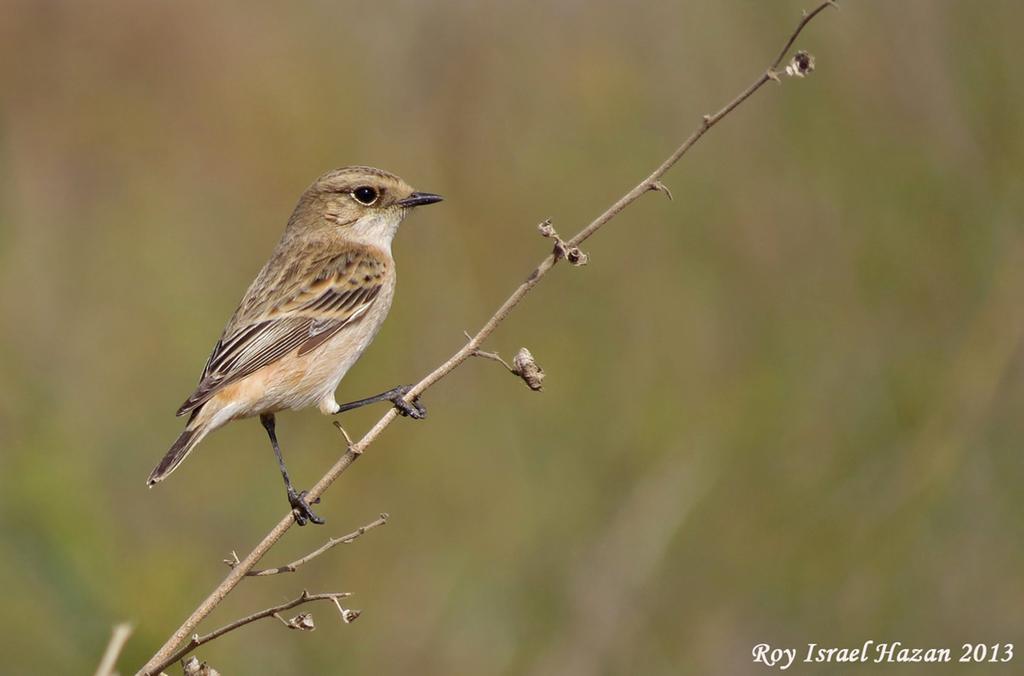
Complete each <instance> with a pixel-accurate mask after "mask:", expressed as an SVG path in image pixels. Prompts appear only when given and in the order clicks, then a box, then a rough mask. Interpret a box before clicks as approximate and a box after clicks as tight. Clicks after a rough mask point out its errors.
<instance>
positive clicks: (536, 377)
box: [511, 347, 544, 392]
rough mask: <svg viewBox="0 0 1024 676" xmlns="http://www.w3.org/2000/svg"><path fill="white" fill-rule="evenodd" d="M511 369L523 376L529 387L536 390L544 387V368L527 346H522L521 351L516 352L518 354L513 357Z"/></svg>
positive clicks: (538, 390)
mask: <svg viewBox="0 0 1024 676" xmlns="http://www.w3.org/2000/svg"><path fill="white" fill-rule="evenodd" d="M511 370H512V373H514V374H516V375H517V376H519V377H520V378H522V379H523V382H525V383H526V385H527V387H529V388H530V389H531V390H533V391H534V392H540V391H541V390H543V389H544V385H543V384H542V383H543V381H544V369H542V368H541V367H540V366H539V365H538V364H537V362H536V361H534V359H533V355H532V354H530V351H529V350H527V349H526V348H525V347H523V348H520V349H519V352H516V356H515V357H514V358H513V359H512V369H511Z"/></svg>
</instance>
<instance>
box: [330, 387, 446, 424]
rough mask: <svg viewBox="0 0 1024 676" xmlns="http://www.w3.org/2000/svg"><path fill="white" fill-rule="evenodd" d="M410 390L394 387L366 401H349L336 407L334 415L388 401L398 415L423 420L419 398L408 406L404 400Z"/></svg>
mask: <svg viewBox="0 0 1024 676" xmlns="http://www.w3.org/2000/svg"><path fill="white" fill-rule="evenodd" d="M411 389H412V385H401V386H399V387H394V388H392V389H390V390H388V391H387V392H381V393H380V394H378V395H375V396H372V397H367V398H366V399H358V400H356V401H350V402H349V403H347V404H342V405H341V406H339V407H338V410H337V411H335V413H344V412H345V411H351V410H352V409H354V408H360V407H361V406H366V405H367V404H376V403H377V402H378V401H390V402H391V403H392V404H394V406H395V408H396V409H398V413H399V415H404V416H406V417H408V418H412V419H414V420H423V419H424V418H426V417H427V409H426V408H425V407H424V406H423V404H421V403H420V398H419V397H416V398H415V399H413V400H412V403H411V404H410V403H409V402H407V401H406V400H405V395H407V394H409V390H411Z"/></svg>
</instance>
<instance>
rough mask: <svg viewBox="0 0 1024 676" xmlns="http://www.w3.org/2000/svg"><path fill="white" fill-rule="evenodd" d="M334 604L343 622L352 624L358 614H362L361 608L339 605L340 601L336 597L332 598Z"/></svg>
mask: <svg viewBox="0 0 1024 676" xmlns="http://www.w3.org/2000/svg"><path fill="white" fill-rule="evenodd" d="M334 605H336V606H338V612H339V613H341V619H342V620H343V621H344V622H345V624H352V623H353V622H355V621H356V620H358V619H359V616H360V615H362V614H363V611H361V610H352V609H351V608H345V607H343V606H342V605H341V601H339V600H338V599H337V598H335V599H334Z"/></svg>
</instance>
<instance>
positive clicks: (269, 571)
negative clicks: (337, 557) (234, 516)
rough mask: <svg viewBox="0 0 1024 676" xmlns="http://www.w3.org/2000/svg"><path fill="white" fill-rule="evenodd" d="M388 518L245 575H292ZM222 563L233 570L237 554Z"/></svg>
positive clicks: (237, 560) (382, 514)
mask: <svg viewBox="0 0 1024 676" xmlns="http://www.w3.org/2000/svg"><path fill="white" fill-rule="evenodd" d="M339 429H340V428H339ZM389 518H390V516H389V515H388V514H387V512H382V513H381V515H380V516H379V517H378V518H377V519H375V520H374V521H371V522H370V523H368V524H366V525H365V526H361V527H359V528H357V529H356V530H354V531H352V532H351V533H349V534H348V535H342V536H341V537H338V538H330V539H329V540H327V542H326V543H324V544H323V545H321V546H320V547H318V548H317V549H315V550H313V551H312V552H310V553H309V554H306V555H305V556H303V557H301V558H298V559H295V560H294V561H292V562H291V563H286V564H284V565H283V566H278V567H276V568H255V569H253V570H250V571H248V572H247V573H246V575H249V576H252V577H265V576H267V575H279V574H281V573H294V572H295V570H296V569H297V568H298V567H299V566H301V565H303V564H305V563H309V562H310V561H312V560H313V559H315V558H316V557H318V556H320V555H321V554H323V553H324V552H326V551H327V550H329V549H333V548H334V547H337V546H338V545H347V544H349V543H351V542H353V541H355V540H356V539H358V538H359V537H360V536H361V535H362V534H363V533H365V532H366V531H369V530H373V529H374V528H376V527H377V526H383V525H384V524H386V523H387V522H388V519H389ZM224 563H226V564H227V565H228V567H229V568H234V567H235V566H237V565H238V564H239V563H241V561H239V559H238V554H236V553H235V552H231V558H230V559H224Z"/></svg>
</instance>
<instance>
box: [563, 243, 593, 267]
mask: <svg viewBox="0 0 1024 676" xmlns="http://www.w3.org/2000/svg"><path fill="white" fill-rule="evenodd" d="M565 260H567V261H569V263H570V264H571V265H575V266H577V267H578V266H580V265H586V264H587V261H589V260H590V256H588V255H587V254H585V253H583V252H582V251H581V250H580V248H579V247H578V246H574V247H573V248H571V249H568V250H567V251H566V252H565Z"/></svg>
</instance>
